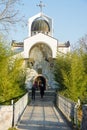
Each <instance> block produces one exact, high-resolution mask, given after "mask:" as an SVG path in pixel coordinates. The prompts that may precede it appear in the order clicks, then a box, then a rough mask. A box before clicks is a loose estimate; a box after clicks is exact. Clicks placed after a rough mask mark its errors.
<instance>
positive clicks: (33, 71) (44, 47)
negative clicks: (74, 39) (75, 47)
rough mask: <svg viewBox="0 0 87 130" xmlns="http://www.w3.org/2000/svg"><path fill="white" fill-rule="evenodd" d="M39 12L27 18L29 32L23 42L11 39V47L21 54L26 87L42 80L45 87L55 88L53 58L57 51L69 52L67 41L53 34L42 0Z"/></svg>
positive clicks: (51, 24) (17, 53)
mask: <svg viewBox="0 0 87 130" xmlns="http://www.w3.org/2000/svg"><path fill="white" fill-rule="evenodd" d="M38 6H39V7H40V9H41V11H40V13H38V14H36V15H34V16H33V17H31V18H29V21H28V30H29V34H28V37H27V38H26V39H24V41H23V42H19V43H17V42H16V41H12V45H11V48H12V50H13V51H14V52H15V56H16V57H18V56H22V57H23V59H24V65H25V67H26V82H25V84H26V88H27V89H30V88H31V86H32V83H33V82H37V84H39V81H42V82H43V83H44V86H45V87H46V89H49V88H55V87H56V85H57V83H56V82H55V80H54V75H53V69H54V60H55V59H56V56H57V53H59V54H60V55H61V54H66V53H67V52H70V43H69V41H67V42H65V43H60V42H59V41H58V40H57V39H56V38H54V36H53V20H52V18H50V17H49V16H47V15H45V14H44V13H43V12H42V7H43V6H44V5H43V3H42V2H40V4H39V5H38Z"/></svg>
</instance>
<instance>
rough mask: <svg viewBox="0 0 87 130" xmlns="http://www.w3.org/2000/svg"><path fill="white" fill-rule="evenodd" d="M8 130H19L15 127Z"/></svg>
mask: <svg viewBox="0 0 87 130" xmlns="http://www.w3.org/2000/svg"><path fill="white" fill-rule="evenodd" d="M8 130H18V129H16V128H15V127H11V128H9V129H8Z"/></svg>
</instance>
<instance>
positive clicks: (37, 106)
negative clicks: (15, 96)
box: [18, 99, 71, 130]
mask: <svg viewBox="0 0 87 130" xmlns="http://www.w3.org/2000/svg"><path fill="white" fill-rule="evenodd" d="M18 130H71V128H70V127H69V126H68V124H67V122H66V120H65V119H64V118H63V116H62V115H61V113H60V112H59V111H57V110H56V109H55V107H54V105H53V103H52V102H50V101H47V102H46V100H44V99H43V100H38V101H32V102H31V104H30V105H29V106H27V108H26V109H25V111H24V114H23V115H22V117H21V120H20V122H19V123H18Z"/></svg>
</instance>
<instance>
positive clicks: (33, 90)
mask: <svg viewBox="0 0 87 130" xmlns="http://www.w3.org/2000/svg"><path fill="white" fill-rule="evenodd" d="M35 91H36V83H34V84H33V85H32V100H35Z"/></svg>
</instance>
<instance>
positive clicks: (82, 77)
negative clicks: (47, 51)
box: [54, 49, 87, 101]
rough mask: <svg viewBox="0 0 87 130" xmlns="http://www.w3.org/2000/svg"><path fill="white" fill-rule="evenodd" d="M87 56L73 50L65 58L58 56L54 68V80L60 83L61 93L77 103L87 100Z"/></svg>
mask: <svg viewBox="0 0 87 130" xmlns="http://www.w3.org/2000/svg"><path fill="white" fill-rule="evenodd" d="M86 61H87V54H86V53H84V52H83V51H81V49H80V50H78V51H77V50H75V51H73V52H72V53H70V54H67V55H65V56H58V57H57V60H56V66H55V72H54V74H55V78H56V80H57V81H58V82H59V83H60V85H61V87H62V89H60V90H61V93H62V94H63V95H64V96H66V97H68V98H71V99H73V100H74V101H77V99H78V97H80V98H81V100H82V101H84V99H87V87H86V86H87V67H85V66H86V65H87V62H86Z"/></svg>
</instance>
